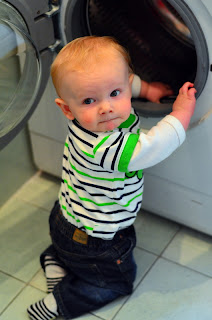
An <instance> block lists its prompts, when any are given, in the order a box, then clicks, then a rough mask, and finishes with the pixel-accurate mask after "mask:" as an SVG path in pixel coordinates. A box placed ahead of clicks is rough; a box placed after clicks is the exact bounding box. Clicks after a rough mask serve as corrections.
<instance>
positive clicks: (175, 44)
mask: <svg viewBox="0 0 212 320" xmlns="http://www.w3.org/2000/svg"><path fill="white" fill-rule="evenodd" d="M73 2H75V3H77V4H79V3H81V4H82V3H83V2H84V3H86V5H87V8H86V9H87V12H86V15H84V14H82V12H83V8H82V6H79V7H77V6H75V9H74V10H73V7H74V6H73ZM77 8H78V9H79V8H80V9H79V11H78V9H77ZM176 8H177V9H176ZM66 17H68V18H67V19H69V21H68V20H67V21H66V23H65V25H66V31H65V32H66V39H67V42H69V41H71V40H72V39H73V38H76V37H79V36H83V35H87V34H93V35H99V36H103V35H110V36H114V37H115V38H116V39H117V40H118V41H119V42H120V43H121V44H122V45H123V46H124V47H125V48H126V49H127V50H128V51H129V53H130V56H131V59H132V64H133V68H134V72H135V73H137V74H138V75H140V77H141V78H142V79H143V80H145V81H148V82H150V81H161V82H164V83H167V84H169V85H170V86H171V87H172V89H173V90H174V96H173V97H172V98H170V97H169V98H167V99H163V100H162V103H161V105H158V104H153V103H150V102H147V103H143V102H142V101H139V102H138V101H135V102H134V106H136V107H137V108H138V111H139V112H140V113H141V114H142V115H144V116H145V115H146V116H150V117H154V116H156V117H158V116H164V115H165V114H168V113H169V112H170V111H171V108H172V103H173V101H174V100H175V97H176V95H177V94H178V91H179V88H180V87H181V86H182V84H183V83H184V82H186V81H190V82H195V87H196V89H197V91H198V95H200V94H201V92H202V90H203V88H204V85H205V83H206V79H207V74H208V70H209V67H208V65H207V66H206V64H208V51H207V45H206V41H205V37H204V34H203V32H202V31H201V28H200V26H199V24H198V21H197V19H196V17H195V15H194V14H193V13H192V11H191V10H190V8H189V6H187V5H186V1H183V0H175V1H173V0H143V1H141V0H125V1H122V0H116V1H113V0H89V1H77V2H76V1H71V5H70V10H69V14H67V15H66ZM76 17H77V18H76ZM73 18H74V19H73ZM85 20H86V21H87V26H86V24H85ZM86 28H87V29H86ZM190 29H191V30H192V31H190ZM198 95H197V97H198Z"/></svg>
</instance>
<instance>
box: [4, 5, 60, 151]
mask: <svg viewBox="0 0 212 320" xmlns="http://www.w3.org/2000/svg"><path fill="white" fill-rule="evenodd" d="M45 2H46V6H45ZM48 10H49V5H48V1H43V0H42V1H38V0H36V1H32V0H31V1H30V4H29V1H25V0H15V1H14V0H11V1H10V0H9V1H1V0H0V150H1V149H2V148H3V147H4V146H6V145H7V144H8V143H9V142H10V141H11V140H12V139H13V138H14V137H15V136H16V134H17V133H18V132H19V131H20V130H21V129H22V128H23V127H24V125H25V124H26V122H27V120H28V119H29V117H30V116H31V114H32V113H33V110H34V109H35V107H36V106H37V104H38V101H39V99H40V97H41V95H42V92H43V90H44V88H45V84H46V82H47V79H48V76H49V67H50V63H51V61H52V52H51V50H49V47H50V46H51V45H53V44H54V42H55V39H54V30H53V24H52V21H51V19H50V18H49V17H48V16H47V14H46V13H45V12H48ZM44 26H45V28H44ZM41 31H42V32H41Z"/></svg>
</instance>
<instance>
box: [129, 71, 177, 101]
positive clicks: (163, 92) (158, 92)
mask: <svg viewBox="0 0 212 320" xmlns="http://www.w3.org/2000/svg"><path fill="white" fill-rule="evenodd" d="M172 94H173V90H172V89H171V88H170V86H168V85H166V84H164V83H162V82H150V83H148V82H146V81H144V80H141V79H140V77H139V76H137V75H135V74H134V75H133V82H132V95H133V97H134V98H145V99H147V100H149V101H151V102H156V103H160V99H161V98H162V97H165V96H170V95H172Z"/></svg>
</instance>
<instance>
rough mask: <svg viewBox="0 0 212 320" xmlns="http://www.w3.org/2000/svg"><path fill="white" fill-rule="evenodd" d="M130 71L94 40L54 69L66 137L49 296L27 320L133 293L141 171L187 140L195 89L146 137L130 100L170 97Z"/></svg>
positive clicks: (78, 43) (47, 268)
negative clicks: (134, 252)
mask: <svg viewBox="0 0 212 320" xmlns="http://www.w3.org/2000/svg"><path fill="white" fill-rule="evenodd" d="M130 66H131V62H130V58H129V55H128V54H127V52H126V50H125V49H124V48H123V47H121V46H120V45H119V44H118V43H117V42H116V41H115V40H114V39H112V38H110V37H95V36H90V37H83V38H79V39H75V40H74V41H72V42H71V43H69V44H68V45H66V46H65V47H64V48H63V49H62V50H61V51H60V53H59V54H58V55H57V57H56V59H55V61H54V63H53V65H52V69H51V74H52V79H53V83H54V85H55V88H56V91H57V93H58V96H59V97H58V98H57V99H56V100H55V101H56V104H57V105H58V106H59V107H60V108H61V110H62V112H63V113H64V115H65V116H66V118H67V119H68V120H69V121H68V130H69V131H68V136H67V139H66V142H65V148H64V155H63V173H62V183H61V189H60V193H59V200H58V201H56V203H55V205H54V207H53V209H52V212H51V215H50V219H49V223H50V234H51V238H52V244H51V245H50V246H49V247H48V248H47V249H46V250H45V251H44V252H43V253H42V255H41V265H42V268H43V269H44V272H45V276H46V279H47V287H48V292H49V294H48V295H47V296H46V297H45V298H44V299H43V300H41V301H38V302H37V303H35V304H32V305H31V306H30V307H29V308H28V310H27V311H28V314H29V317H30V319H39V320H44V319H45V320H48V319H53V318H55V317H57V316H58V315H62V316H63V317H64V318H65V319H73V318H75V317H79V316H81V315H83V314H85V313H87V312H90V311H93V310H96V309H98V308H101V307H102V306H104V305H106V304H108V303H110V302H111V301H113V300H114V299H116V298H118V297H120V296H124V295H128V294H130V293H131V292H132V290H133V282H134V280H135V276H136V263H135V261H134V258H133V249H134V247H135V245H136V236H135V231H134V227H133V223H134V221H135V219H136V214H137V212H138V211H139V209H140V207H141V204H142V195H143V185H144V178H143V169H145V168H148V167H151V166H153V165H155V164H157V163H159V162H160V161H162V160H164V159H165V158H167V157H168V156H169V155H171V154H172V152H173V151H174V150H176V149H177V148H178V147H179V146H180V145H181V144H182V143H183V141H184V139H185V131H186V129H187V128H188V125H189V122H190V119H191V117H192V115H193V112H194V109H195V103H196V99H195V93H196V90H195V88H194V86H193V84H192V83H189V82H187V83H185V84H184V85H183V86H182V88H181V89H180V91H179V95H178V96H177V99H176V101H175V102H174V104H173V111H172V112H171V113H170V114H169V115H167V116H166V117H165V118H164V119H162V120H161V121H160V122H159V123H158V124H157V125H156V126H154V127H153V128H151V129H150V130H149V132H148V133H147V134H144V133H142V132H141V129H140V125H139V124H140V122H139V117H138V115H137V114H136V112H135V111H134V110H133V108H132V106H131V97H132V96H133V97H144V98H146V99H148V100H150V101H153V102H159V100H160V98H161V97H163V96H166V95H170V94H172V90H171V89H170V88H169V87H168V86H166V85H164V84H162V83H159V82H153V83H147V82H145V81H143V80H141V79H140V78H139V77H138V76H137V75H134V74H133V72H132V69H131V67H130ZM58 130H59V128H58ZM153 201H154V199H153Z"/></svg>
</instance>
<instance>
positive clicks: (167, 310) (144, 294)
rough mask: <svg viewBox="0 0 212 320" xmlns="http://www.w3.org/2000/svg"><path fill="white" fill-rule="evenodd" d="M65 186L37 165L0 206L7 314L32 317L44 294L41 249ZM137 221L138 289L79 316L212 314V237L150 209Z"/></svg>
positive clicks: (0, 305)
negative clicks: (29, 312)
mask: <svg viewBox="0 0 212 320" xmlns="http://www.w3.org/2000/svg"><path fill="white" fill-rule="evenodd" d="M58 189H59V181H58V180H56V179H54V178H52V177H49V176H47V175H43V174H41V173H37V174H36V175H35V176H34V177H33V178H32V179H31V180H29V181H28V182H27V183H26V184H25V185H24V186H23V187H22V188H21V189H20V190H19V191H18V192H17V193H16V194H15V195H14V196H13V197H12V198H11V199H10V200H9V201H8V202H7V203H6V204H5V205H4V206H3V207H2V208H1V210H0V244H1V251H0V252H1V253H0V319H1V320H27V319H28V317H27V313H26V308H27V306H28V305H29V304H31V303H32V302H35V301H37V300H39V299H41V298H42V297H44V296H45V291H46V285H45V278H44V276H43V272H42V270H41V268H40V265H39V254H40V252H41V251H42V250H43V249H44V248H45V247H46V246H47V245H48V244H49V243H50V239H49V235H48V215H49V211H50V209H51V207H52V205H53V203H54V200H55V199H56V198H57V193H58ZM185 214H186V213H185ZM135 227H136V232H137V247H136V250H135V258H136V261H137V265H138V274H137V278H136V282H135V289H134V292H133V294H132V295H131V296H128V297H125V298H122V299H118V300H117V301H115V302H113V303H111V304H110V305H108V306H107V307H105V308H102V309H101V310H98V311H96V312H94V313H93V314H88V315H85V316H84V317H81V318H80V319H86V320H98V319H103V320H112V319H114V320H129V319H130V320H137V319H138V320H139V319H142V320H184V319H186V320H190V319H192V320H209V319H210V320H211V318H212V278H211V277H212V238H211V237H209V236H206V235H203V234H201V233H198V232H195V231H193V230H190V229H188V228H185V227H182V226H179V225H178V224H176V223H174V222H170V221H168V220H165V219H162V218H160V217H158V216H155V215H152V214H149V213H147V212H143V211H141V212H140V213H139V214H138V218H137V220H136V224H135ZM58 320H62V318H58Z"/></svg>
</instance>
